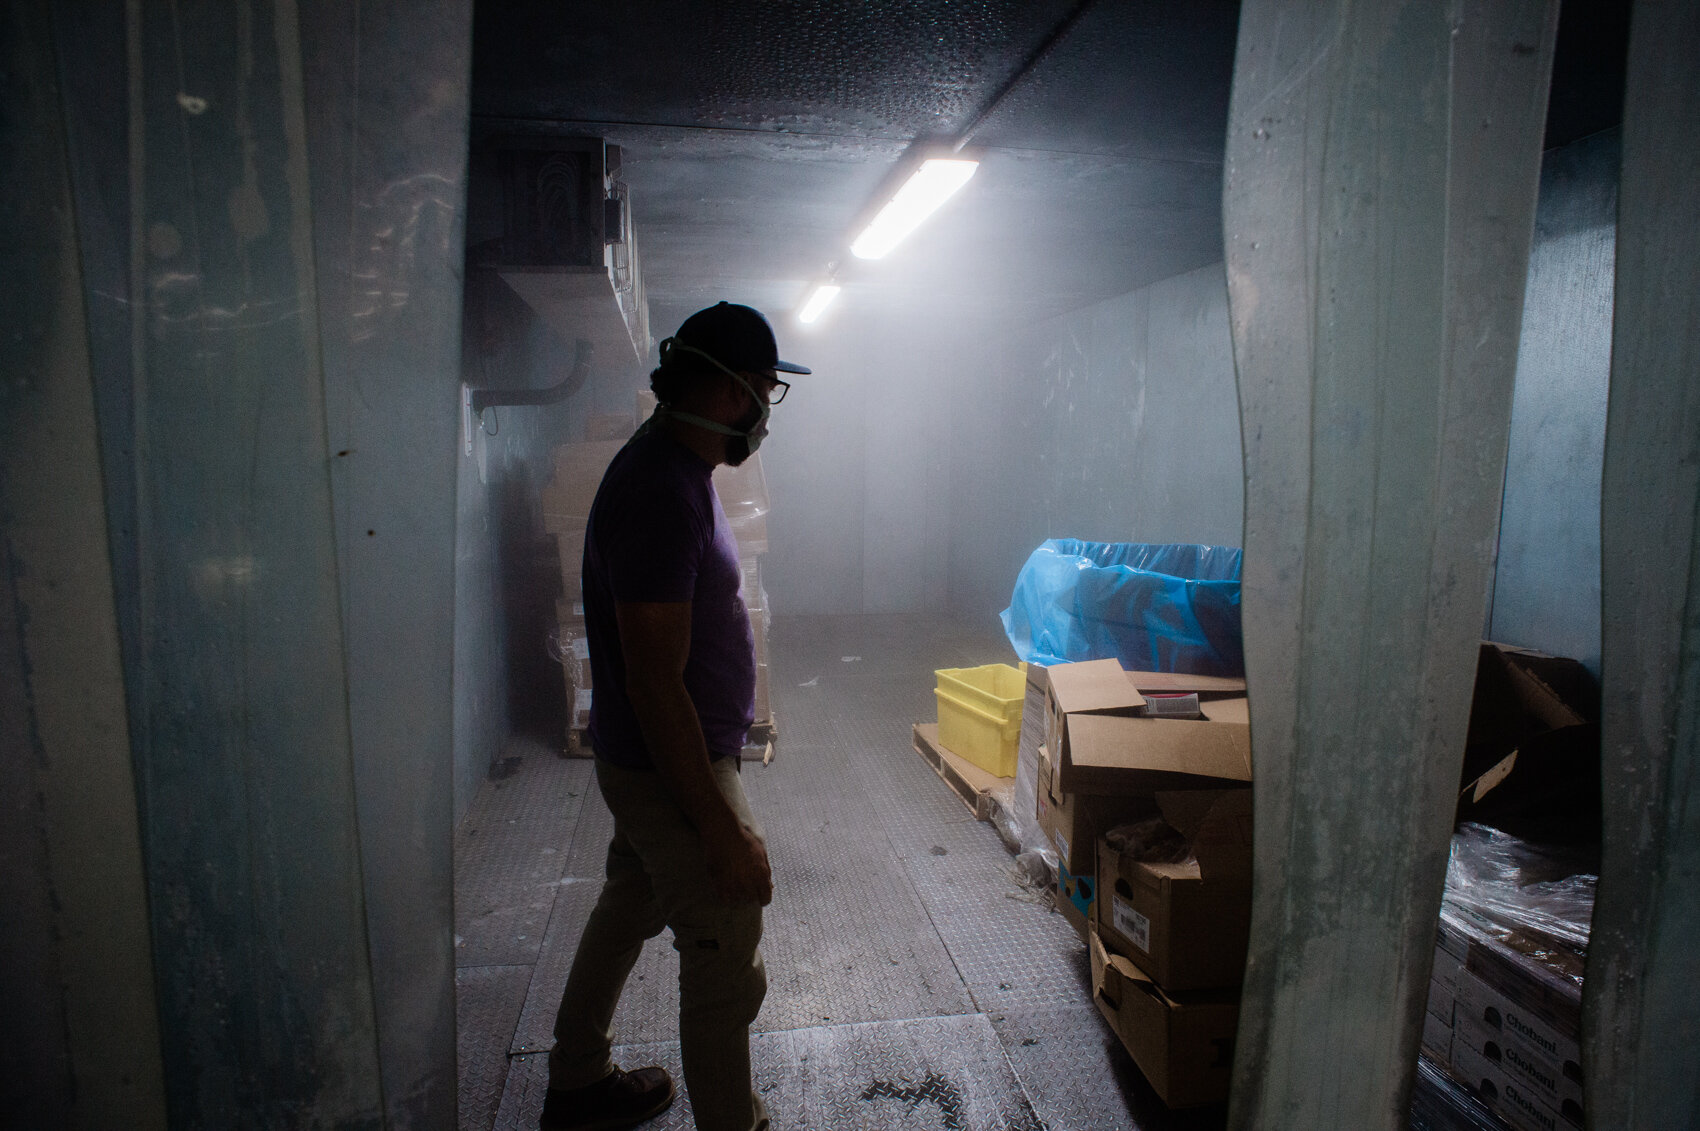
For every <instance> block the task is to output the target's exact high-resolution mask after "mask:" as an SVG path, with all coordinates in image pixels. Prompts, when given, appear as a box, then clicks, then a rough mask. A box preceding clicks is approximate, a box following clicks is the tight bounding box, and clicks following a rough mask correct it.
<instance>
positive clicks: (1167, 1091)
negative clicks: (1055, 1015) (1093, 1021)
mask: <svg viewBox="0 0 1700 1131" xmlns="http://www.w3.org/2000/svg"><path fill="white" fill-rule="evenodd" d="M1087 948H1088V950H1089V951H1090V953H1091V956H1092V1000H1093V1003H1094V1004H1095V1005H1096V1006H1097V1007H1098V1012H1099V1013H1101V1014H1103V1016H1104V1019H1105V1020H1106V1021H1108V1022H1109V1023H1110V1028H1111V1029H1113V1030H1114V1031H1115V1034H1116V1036H1117V1037H1118V1038H1119V1039H1120V1040H1121V1042H1122V1044H1123V1046H1125V1047H1126V1048H1127V1051H1128V1053H1129V1055H1131V1056H1132V1057H1133V1061H1134V1063H1135V1064H1137V1065H1138V1066H1139V1070H1140V1071H1141V1072H1142V1073H1144V1074H1145V1078H1146V1079H1147V1080H1148V1081H1150V1083H1151V1086H1152V1088H1153V1089H1155V1090H1156V1092H1157V1094H1158V1095H1159V1096H1161V1097H1162V1099H1163V1102H1164V1103H1166V1104H1168V1105H1169V1106H1170V1107H1177V1108H1178V1107H1196V1106H1199V1105H1201V1104H1209V1103H1216V1102H1218V1101H1220V1100H1222V1099H1224V1098H1226V1097H1227V1094H1228V1081H1229V1077H1230V1075H1231V1074H1232V1071H1233V1060H1234V1031H1235V1028H1236V1027H1237V1026H1238V1024H1239V996H1238V994H1237V993H1217V994H1203V995H1191V996H1187V997H1183V998H1179V999H1177V998H1175V997H1172V996H1170V995H1169V994H1167V993H1165V992H1164V991H1163V989H1162V987H1160V986H1158V985H1157V983H1155V982H1153V981H1152V980H1151V979H1150V977H1149V976H1147V975H1146V974H1144V973H1142V972H1141V971H1140V970H1139V968H1138V967H1137V966H1135V965H1134V964H1133V963H1132V962H1130V961H1129V960H1128V958H1127V956H1126V955H1123V954H1120V953H1118V952H1117V951H1115V950H1114V949H1113V948H1110V947H1107V946H1105V944H1104V940H1103V938H1102V937H1101V935H1100V934H1099V932H1098V931H1097V930H1095V929H1094V930H1090V931H1089V932H1088V934H1087Z"/></svg>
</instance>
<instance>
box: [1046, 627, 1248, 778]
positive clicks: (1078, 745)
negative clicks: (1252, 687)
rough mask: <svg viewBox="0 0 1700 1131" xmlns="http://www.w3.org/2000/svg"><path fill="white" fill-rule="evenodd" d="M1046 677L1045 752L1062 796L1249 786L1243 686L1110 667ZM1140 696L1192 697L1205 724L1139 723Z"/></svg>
mask: <svg viewBox="0 0 1700 1131" xmlns="http://www.w3.org/2000/svg"><path fill="white" fill-rule="evenodd" d="M1046 674H1047V677H1048V679H1049V681H1050V697H1049V700H1048V711H1047V714H1048V719H1047V722H1046V746H1047V748H1048V749H1049V750H1050V752H1051V758H1052V761H1053V765H1054V766H1055V769H1056V775H1057V788H1058V789H1059V790H1060V791H1062V792H1064V793H1085V794H1096V795H1100V796H1113V795H1118V794H1119V795H1123V796H1128V795H1138V794H1144V793H1149V792H1151V791H1153V790H1158V789H1205V788H1209V787H1211V786H1213V785H1220V784H1221V782H1222V781H1234V782H1249V781H1250V780H1251V726H1250V722H1251V720H1250V717H1249V715H1248V713H1247V709H1246V699H1245V681H1244V680H1242V679H1227V678H1223V677H1221V676H1200V675H1182V674H1175V673H1169V672H1125V671H1123V670H1122V668H1121V665H1120V664H1119V663H1117V662H1116V661H1115V660H1089V661H1087V662H1085V663H1080V664H1058V665H1056V666H1054V667H1052V668H1051V669H1049V671H1048V672H1047V673H1046ZM1141 689H1143V690H1146V691H1151V692H1153V693H1156V692H1197V693H1198V696H1199V699H1200V706H1201V708H1202V709H1203V712H1204V718H1202V719H1156V718H1143V717H1141V716H1140V715H1139V712H1140V711H1141V710H1142V709H1143V708H1144V706H1145V696H1144V695H1142V694H1140V691H1141Z"/></svg>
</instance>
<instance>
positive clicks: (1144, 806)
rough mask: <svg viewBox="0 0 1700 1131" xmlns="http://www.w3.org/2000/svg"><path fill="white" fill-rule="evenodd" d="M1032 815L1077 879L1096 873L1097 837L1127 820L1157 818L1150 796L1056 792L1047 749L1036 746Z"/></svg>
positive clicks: (1064, 865) (1055, 783) (1053, 773)
mask: <svg viewBox="0 0 1700 1131" xmlns="http://www.w3.org/2000/svg"><path fill="white" fill-rule="evenodd" d="M1038 758H1039V769H1038V782H1037V787H1036V793H1037V797H1038V806H1037V810H1036V815H1037V817H1038V820H1039V830H1040V832H1042V833H1044V835H1045V839H1046V840H1048V841H1049V842H1050V843H1051V846H1052V847H1053V848H1055V849H1056V850H1057V859H1058V860H1059V861H1061V863H1062V865H1063V867H1065V868H1067V869H1068V870H1069V871H1070V872H1072V873H1074V874H1075V875H1077V876H1094V875H1096V874H1097V871H1098V838H1100V837H1101V836H1103V835H1104V834H1105V833H1106V832H1108V831H1109V830H1110V829H1113V828H1115V827H1116V826H1117V825H1120V824H1125V823H1127V822H1129V821H1137V820H1140V819H1142V818H1144V817H1151V816H1156V815H1157V806H1156V802H1155V801H1153V800H1152V799H1151V798H1150V797H1097V796H1094V795H1091V794H1074V793H1063V792H1061V791H1059V790H1058V789H1057V778H1056V767H1055V766H1054V765H1052V763H1051V759H1050V752H1049V750H1048V749H1047V748H1046V747H1044V746H1041V747H1039V754H1038Z"/></svg>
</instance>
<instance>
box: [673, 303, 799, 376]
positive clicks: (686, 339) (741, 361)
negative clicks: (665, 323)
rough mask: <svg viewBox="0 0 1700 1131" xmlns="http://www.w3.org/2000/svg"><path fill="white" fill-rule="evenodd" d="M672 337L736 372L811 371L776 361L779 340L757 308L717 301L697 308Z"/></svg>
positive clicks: (794, 364)
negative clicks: (775, 337) (701, 308)
mask: <svg viewBox="0 0 1700 1131" xmlns="http://www.w3.org/2000/svg"><path fill="white" fill-rule="evenodd" d="M672 340H673V341H674V342H676V343H677V344H679V345H682V346H690V347H691V348H692V349H697V350H701V351H702V352H703V353H706V354H708V356H710V357H712V358H713V359H714V360H716V361H718V362H719V363H720V364H722V365H724V366H725V367H726V368H728V369H731V370H733V371H735V372H738V373H746V372H750V371H755V372H760V371H762V370H764V369H773V370H777V371H778V372H780V373H812V372H813V370H811V369H809V368H808V367H807V366H802V365H798V364H796V363H795V362H790V361H780V360H779V343H778V342H776V341H775V340H774V337H773V327H772V326H770V325H768V323H767V319H766V318H763V317H762V313H761V311H759V310H756V309H755V308H753V307H749V306H739V305H738V304H737V303H733V302H717V303H715V304H714V305H713V306H711V307H709V308H707V309H706V310H699V311H697V312H696V313H695V314H693V315H691V316H690V317H689V318H687V319H685V321H684V324H683V325H681V326H680V327H679V332H678V333H677V334H675V335H673V338H672Z"/></svg>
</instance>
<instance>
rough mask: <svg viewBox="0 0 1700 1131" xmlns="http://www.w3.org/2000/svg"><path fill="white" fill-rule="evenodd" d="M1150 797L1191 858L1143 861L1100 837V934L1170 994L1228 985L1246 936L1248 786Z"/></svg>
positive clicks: (1236, 974) (1238, 975)
mask: <svg viewBox="0 0 1700 1131" xmlns="http://www.w3.org/2000/svg"><path fill="white" fill-rule="evenodd" d="M1157 801H1158V804H1159V806H1161V808H1162V810H1163V814H1164V819H1165V820H1166V821H1167V822H1168V823H1169V824H1170V825H1172V826H1173V827H1175V828H1176V829H1178V830H1180V832H1181V835H1182V836H1183V837H1185V838H1186V840H1187V842H1188V843H1189V844H1190V845H1191V846H1192V855H1193V858H1192V859H1190V860H1188V861H1186V862H1184V863H1179V864H1175V863H1166V862H1148V861H1143V860H1137V859H1134V858H1132V857H1129V856H1125V855H1123V854H1122V853H1120V852H1118V851H1117V850H1116V849H1115V848H1114V847H1113V846H1112V845H1111V844H1110V843H1109V842H1108V841H1103V842H1101V843H1100V844H1099V846H1098V901H1099V912H1098V915H1099V920H1100V923H1101V924H1102V927H1103V931H1104V937H1105V941H1106V942H1107V943H1109V944H1110V945H1111V946H1112V947H1116V948H1117V949H1121V950H1124V951H1125V952H1126V953H1127V954H1128V955H1129V957H1131V958H1132V959H1133V961H1134V962H1135V963H1136V964H1137V965H1138V966H1140V967H1141V968H1142V969H1143V970H1144V971H1145V972H1146V973H1148V974H1150V975H1151V977H1152V978H1154V979H1156V981H1157V984H1158V985H1160V986H1162V987H1163V988H1164V989H1165V990H1166V991H1168V992H1170V993H1177V992H1183V991H1188V990H1199V989H1214V988H1221V987H1237V986H1238V985H1239V984H1240V981H1241V979H1242V978H1243V977H1244V974H1245V955H1246V945H1247V941H1248V939H1249V937H1250V933H1251V792H1250V791H1249V790H1244V789H1236V790H1221V791H1215V790H1200V791H1184V792H1177V793H1167V792H1165V793H1161V794H1159V795H1158V797H1157Z"/></svg>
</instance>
